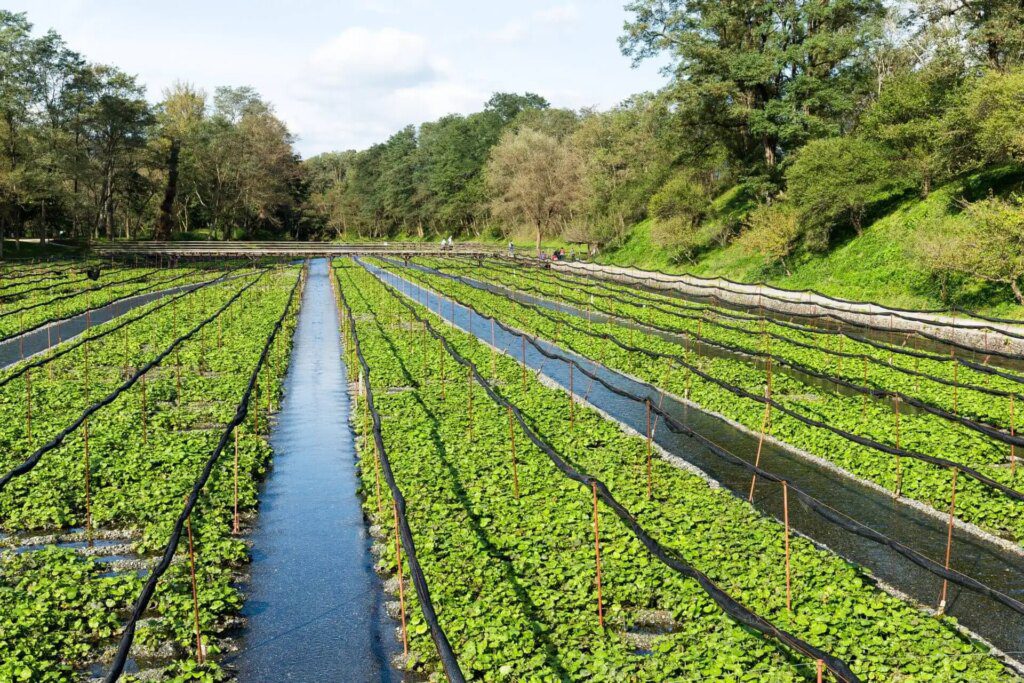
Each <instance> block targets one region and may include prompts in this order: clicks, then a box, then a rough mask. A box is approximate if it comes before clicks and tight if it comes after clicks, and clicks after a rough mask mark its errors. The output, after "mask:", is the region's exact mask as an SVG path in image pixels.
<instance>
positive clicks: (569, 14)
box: [533, 2, 580, 24]
mask: <svg viewBox="0 0 1024 683" xmlns="http://www.w3.org/2000/svg"><path fill="white" fill-rule="evenodd" d="M533 18H534V20H535V21H536V22H537V23H540V24H574V23H576V22H577V21H578V20H579V18H580V8H579V7H577V6H576V3H574V2H570V3H568V4H566V5H558V6H556V7H549V8H547V9H542V10H537V11H536V12H534V14H533Z"/></svg>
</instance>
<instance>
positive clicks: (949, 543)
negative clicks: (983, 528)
mask: <svg viewBox="0 0 1024 683" xmlns="http://www.w3.org/2000/svg"><path fill="white" fill-rule="evenodd" d="M959 474H960V470H959V469H958V468H954V469H953V491H952V493H951V495H950V498H949V522H948V523H947V524H946V569H947V570H948V569H949V557H950V553H951V552H952V550H953V515H954V512H955V511H956V479H957V475H959ZM948 589H949V581H948V580H947V579H943V580H942V596H941V597H940V598H939V614H943V613H944V612H945V611H946V593H947V591H948Z"/></svg>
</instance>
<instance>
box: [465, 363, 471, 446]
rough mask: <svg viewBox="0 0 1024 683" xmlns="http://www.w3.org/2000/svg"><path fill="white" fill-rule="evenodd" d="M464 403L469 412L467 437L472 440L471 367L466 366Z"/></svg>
mask: <svg viewBox="0 0 1024 683" xmlns="http://www.w3.org/2000/svg"><path fill="white" fill-rule="evenodd" d="M466 403H467V406H466V408H467V410H468V413H469V439H470V441H472V440H473V369H472V368H470V367H469V366H467V367H466Z"/></svg>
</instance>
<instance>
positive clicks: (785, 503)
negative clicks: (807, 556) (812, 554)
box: [782, 479, 793, 612]
mask: <svg viewBox="0 0 1024 683" xmlns="http://www.w3.org/2000/svg"><path fill="white" fill-rule="evenodd" d="M782 521H783V523H784V524H785V527H786V611H788V612H792V611H793V590H792V587H791V582H790V570H789V486H787V485H786V480H785V479H783V480H782Z"/></svg>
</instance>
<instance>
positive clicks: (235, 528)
mask: <svg viewBox="0 0 1024 683" xmlns="http://www.w3.org/2000/svg"><path fill="white" fill-rule="evenodd" d="M238 532H239V527H238V427H237V426H236V427H235V519H234V522H233V524H232V525H231V533H233V534H237V533H238Z"/></svg>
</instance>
